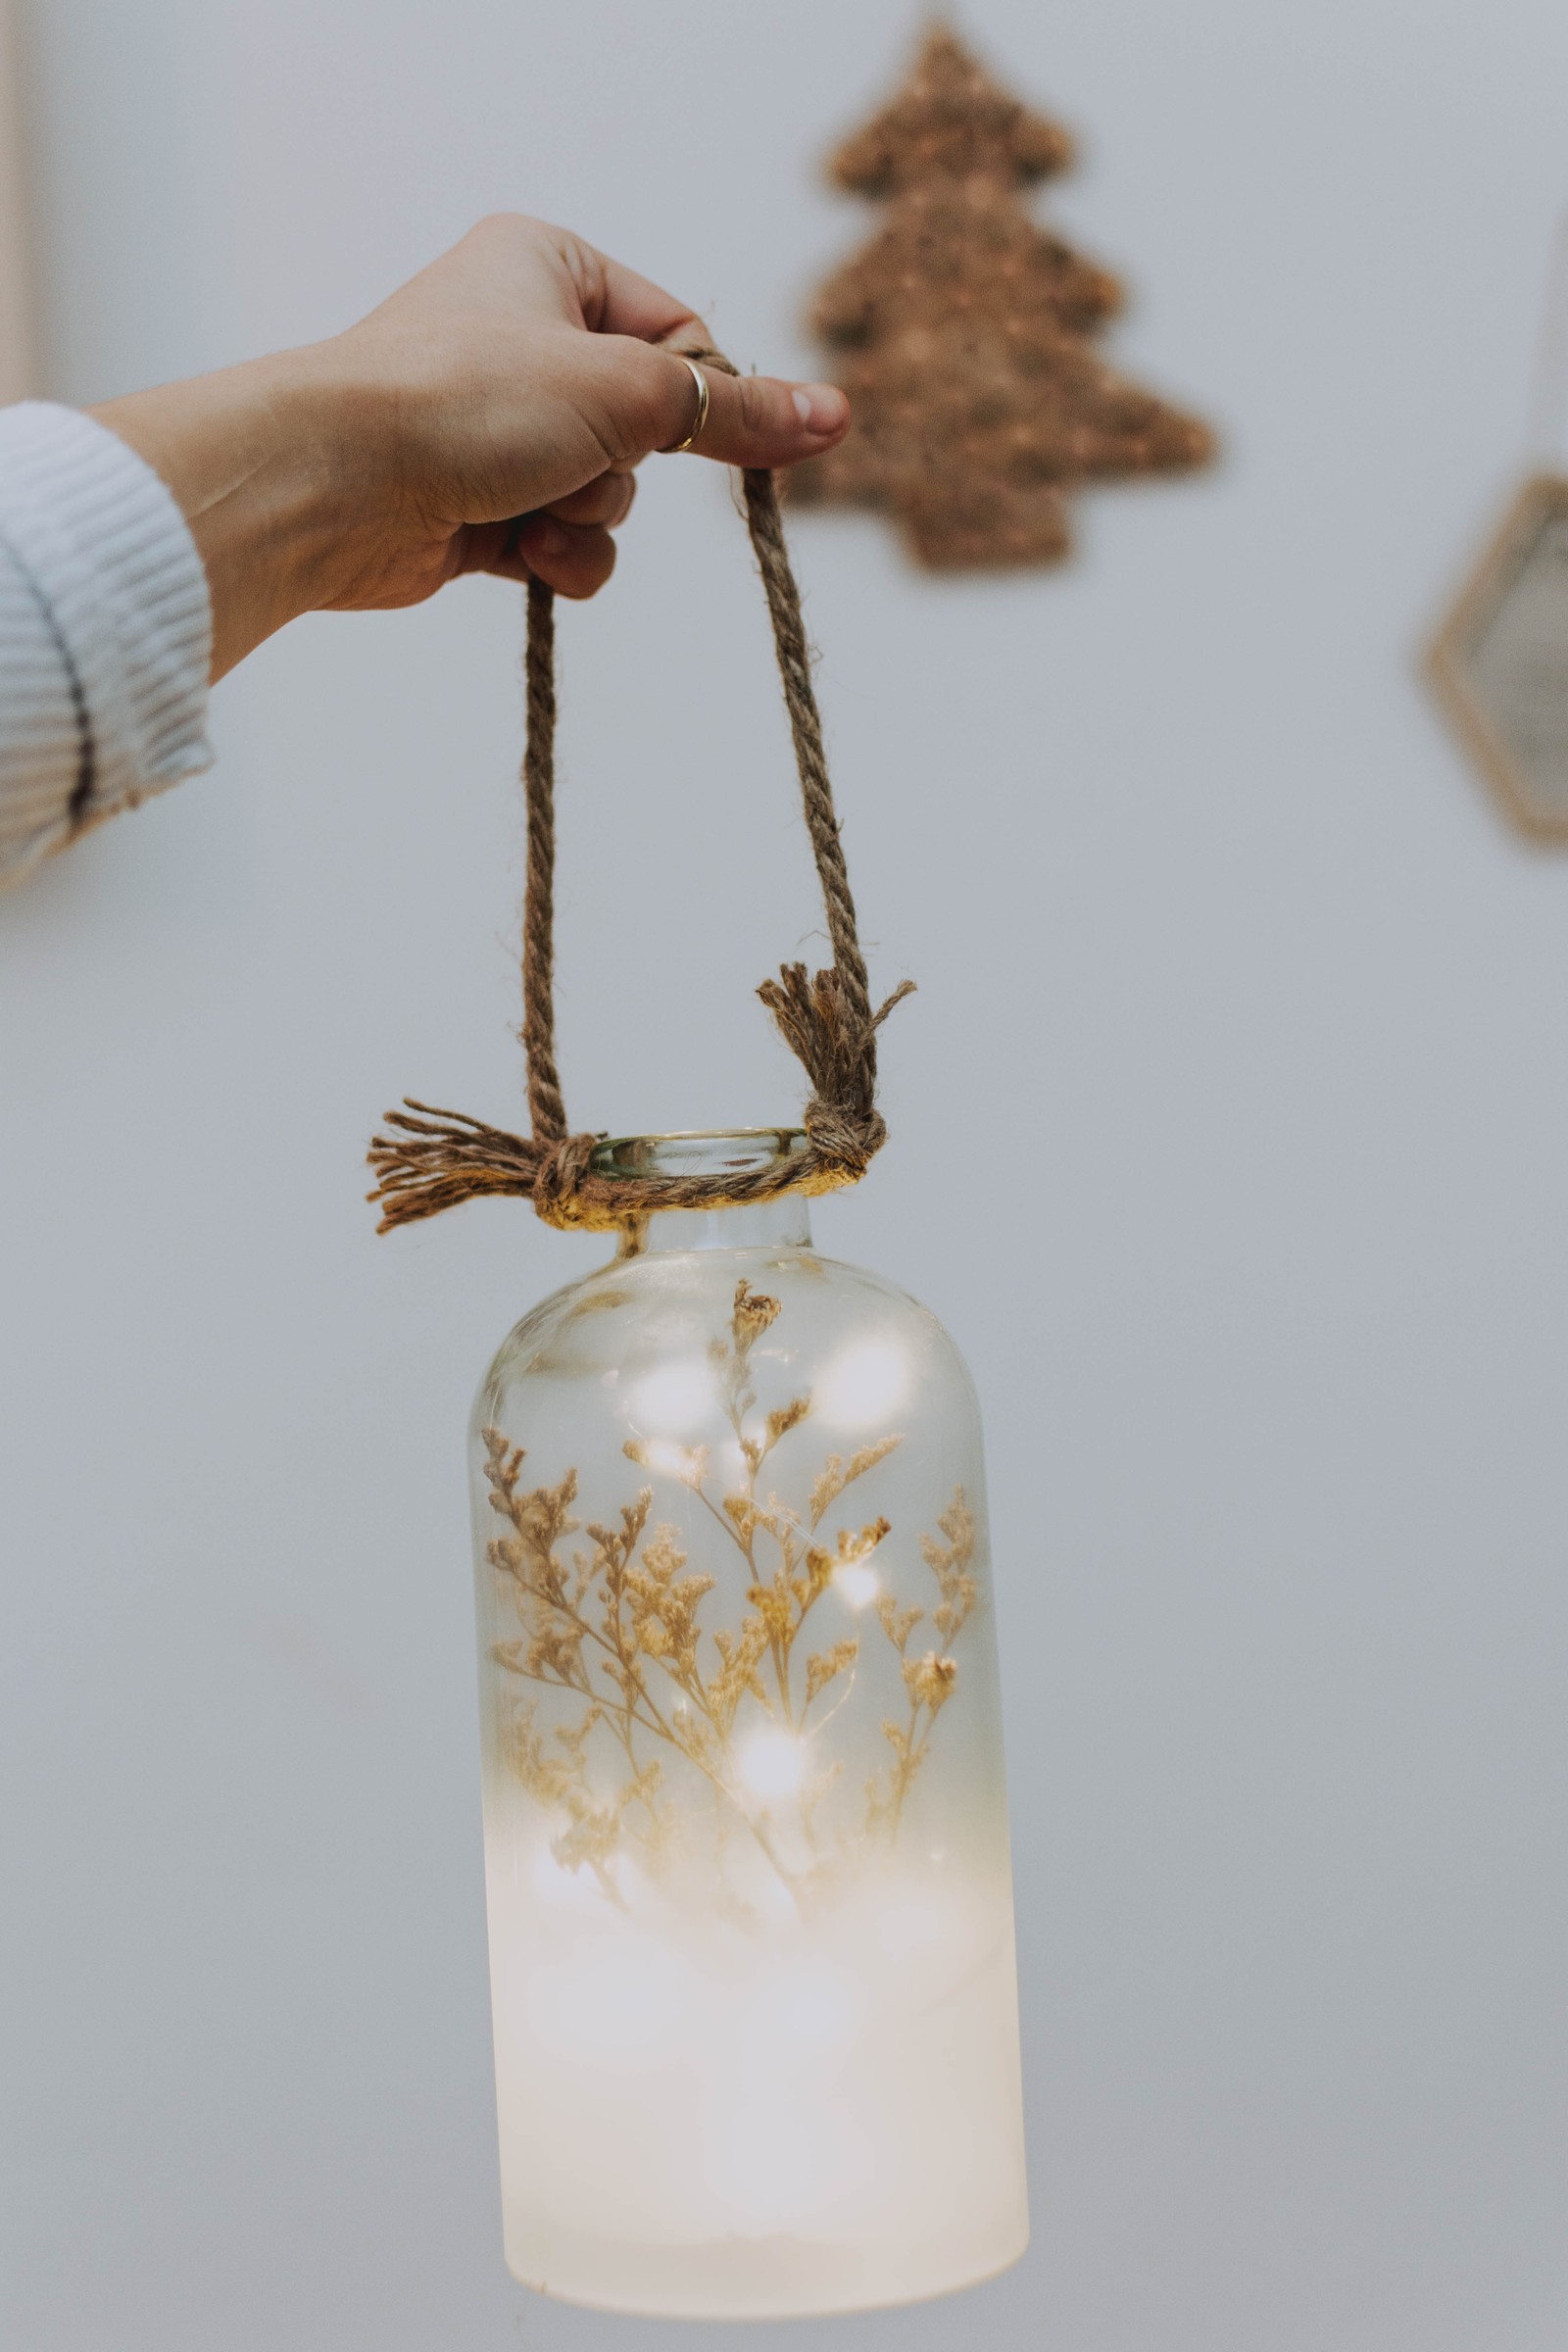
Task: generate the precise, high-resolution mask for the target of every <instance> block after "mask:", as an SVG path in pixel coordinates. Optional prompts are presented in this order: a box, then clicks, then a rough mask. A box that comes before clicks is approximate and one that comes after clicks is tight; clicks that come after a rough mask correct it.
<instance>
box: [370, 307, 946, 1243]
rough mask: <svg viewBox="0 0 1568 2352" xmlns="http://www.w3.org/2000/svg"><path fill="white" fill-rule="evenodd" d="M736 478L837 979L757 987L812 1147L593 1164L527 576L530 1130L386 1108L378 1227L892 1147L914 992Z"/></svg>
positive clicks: (705, 1186) (416, 1107)
mask: <svg viewBox="0 0 1568 2352" xmlns="http://www.w3.org/2000/svg"><path fill="white" fill-rule="evenodd" d="M679 356H680V357H681V358H683V359H690V360H700V361H701V362H702V363H703V364H704V365H705V366H706V367H709V368H717V369H718V370H720V371H721V372H722V373H723V374H725V375H734V374H736V373H737V372H738V370H737V369H736V368H733V367H732V366H731V364H730V362H729V361H728V360H726V359H725V358H724V357H723V355H722V354H721V353H719V352H716V351H710V350H695V351H690V352H682V353H681V354H680V355H679ZM741 478H742V482H743V484H744V488H745V494H746V520H747V525H748V528H749V529H750V532H751V538H752V546H753V549H754V551H755V552H756V556H757V562H758V567H759V569H760V572H761V575H762V586H763V588H764V590H765V591H766V595H767V609H768V613H769V615H770V616H771V619H772V623H773V643H774V647H775V650H776V652H777V655H778V667H779V676H780V679H781V680H782V682H783V687H784V703H785V708H786V710H787V711H788V712H789V721H790V733H791V736H792V738H793V740H794V745H795V762H796V766H797V768H798V769H799V771H800V779H801V800H802V805H803V808H804V809H805V814H806V824H807V830H808V832H809V835H810V839H811V854H812V856H813V858H815V860H816V871H817V878H818V880H819V881H820V883H821V885H822V901H823V905H824V907H825V908H826V910H827V933H828V940H829V944H830V946H831V948H832V952H833V961H832V963H831V965H830V966H829V967H828V969H827V970H826V971H821V972H816V973H814V974H808V972H807V969H806V966H805V965H804V964H803V963H787V964H785V965H784V966H783V967H782V969H781V971H780V973H779V976H778V978H777V979H776V980H764V981H763V982H762V984H761V986H760V989H759V990H758V992H757V993H758V995H759V996H760V998H761V1000H762V1002H763V1004H764V1005H766V1006H767V1008H768V1010H769V1011H770V1012H771V1013H772V1015H773V1018H774V1020H775V1021H776V1022H777V1023H778V1026H779V1028H780V1030H781V1031H782V1033H783V1036H784V1038H785V1041H786V1043H787V1044H788V1045H789V1047H790V1050H791V1052H792V1053H793V1054H796V1056H797V1057H798V1058H799V1060H800V1061H801V1063H802V1065H803V1066H804V1068H805V1070H806V1073H807V1076H808V1077H809V1080H810V1082H811V1093H810V1099H809V1102H808V1103H807V1105H806V1109H805V1111H804V1113H803V1115H802V1124H803V1126H804V1127H805V1129H806V1136H807V1145H806V1149H805V1150H804V1151H803V1152H797V1153H795V1154H793V1155H792V1156H791V1157H790V1158H789V1160H788V1161H787V1162H785V1161H782V1160H781V1161H779V1162H778V1163H777V1164H773V1165H769V1166H764V1167H760V1168H756V1169H752V1170H746V1171H737V1172H734V1173H725V1174H722V1175H711V1176H671V1175H657V1174H648V1175H641V1174H637V1175H633V1174H626V1173H615V1174H612V1173H610V1172H609V1171H607V1170H605V1169H602V1168H596V1167H595V1166H594V1165H593V1159H594V1154H595V1152H596V1151H597V1149H598V1147H599V1145H600V1144H601V1143H602V1142H603V1141H604V1138H603V1137H602V1136H599V1135H587V1134H582V1133H577V1134H574V1133H573V1132H572V1130H571V1127H570V1125H569V1123H568V1121H567V1118H566V1109H565V1103H564V1100H563V1098H562V1092H561V1078H560V1074H559V1072H558V1070H557V1067H556V1019H555V863H556V819H555V791H556V674H555V634H556V623H555V596H554V593H553V591H552V590H551V589H549V588H547V587H546V586H545V585H544V583H543V582H542V581H540V580H530V581H529V583H528V646H527V657H526V665H525V671H526V681H527V746H526V750H525V752H524V755H523V763H522V774H523V787H524V799H525V802H526V808H527V823H528V869H527V895H526V898H525V901H524V907H523V930H522V1042H523V1047H524V1049H525V1051H526V1054H527V1058H528V1114H529V1117H530V1119H531V1121H532V1126H533V1132H532V1134H531V1135H528V1136H520V1135H511V1134H508V1133H507V1131H506V1130H505V1129H504V1128H500V1127H489V1126H486V1125H485V1123H484V1121H483V1120H481V1119H471V1118H468V1117H467V1116H466V1114H465V1113H464V1112H462V1111H455V1110H436V1109H433V1108H432V1107H431V1106H430V1105H429V1104H428V1103H417V1102H415V1101H413V1100H412V1099H406V1100H405V1103H404V1106H403V1108H402V1110H392V1111H388V1112H387V1113H386V1124H387V1126H388V1127H390V1128H394V1129H395V1130H396V1133H395V1134H392V1135H378V1136H377V1137H376V1138H375V1140H374V1142H373V1143H372V1144H371V1146H370V1153H369V1162H370V1166H371V1167H372V1168H373V1169H374V1171H375V1176H376V1186H375V1190H374V1191H373V1192H372V1193H371V1194H370V1195H369V1199H370V1200H371V1201H376V1202H378V1203H379V1205H380V1209H381V1223H380V1228H379V1230H380V1231H381V1232H382V1233H387V1232H389V1231H390V1230H391V1229H392V1228H393V1227H394V1226H397V1225H412V1224H414V1223H415V1222H417V1219H419V1218H421V1217H433V1216H437V1215H439V1214H440V1212H441V1210H442V1209H444V1208H455V1207H456V1206H457V1205H458V1203H459V1202H460V1201H473V1200H477V1199H478V1198H479V1197H480V1196H481V1195H482V1194H486V1193H506V1194H512V1195H516V1196H520V1197H522V1198H525V1199H527V1200H531V1201H532V1202H533V1204H534V1207H535V1209H536V1210H537V1211H538V1213H539V1215H540V1216H541V1217H543V1218H544V1219H545V1220H546V1222H547V1223H549V1224H551V1225H560V1226H598V1227H610V1226H616V1225H624V1224H627V1223H629V1222H632V1221H635V1220H636V1219H638V1218H641V1217H646V1216H650V1215H652V1214H654V1213H655V1212H656V1211H657V1210H660V1209H672V1208H723V1207H730V1206H733V1205H736V1204H738V1203H741V1202H744V1201H767V1200H771V1199H773V1198H774V1197H775V1196H776V1195H778V1194H780V1193H787V1192H809V1193H822V1192H831V1191H834V1190H835V1189H837V1187H839V1186H840V1185H846V1184H855V1183H858V1180H859V1178H860V1177H861V1176H863V1175H864V1173H865V1170H866V1168H867V1166H868V1165H869V1163H870V1160H871V1157H872V1155H873V1153H874V1152H878V1151H879V1150H880V1149H881V1147H882V1144H883V1143H884V1141H885V1140H886V1136H887V1129H886V1127H885V1126H884V1125H883V1122H882V1119H881V1116H880V1114H879V1112H878V1110H877V1107H876V1032H877V1030H878V1029H879V1028H880V1026H881V1024H882V1023H883V1021H885V1020H886V1018H887V1016H888V1014H889V1013H890V1012H891V1011H892V1009H893V1007H894V1005H897V1004H898V1002H899V1000H900V998H901V997H905V996H907V994H908V993H909V991H910V989H911V988H912V987H913V985H914V983H913V981H911V980H906V981H905V982H904V983H903V985H902V987H900V988H897V989H895V991H894V992H893V994H892V996H891V997H889V998H888V1000H887V1002H886V1004H884V1005H881V1006H880V1007H879V1008H878V1009H877V1010H876V1011H874V1012H873V1010H872V1009H871V996H870V984H869V981H868V979H867V976H866V969H865V957H864V956H862V954H861V953H860V942H859V935H858V930H857V928H856V921H855V901H854V899H853V898H852V897H851V895H850V879H849V874H848V871H847V869H846V867H845V863H844V848H843V844H842V843H841V841H840V839H839V826H838V818H837V816H836V815H835V814H834V809H833V787H832V784H831V782H830V781H829V778H828V772H827V758H826V755H825V753H824V751H823V748H822V721H821V716H820V714H819V712H818V711H817V707H816V696H815V693H814V691H813V689H812V686H811V666H810V653H809V648H808V645H807V640H806V627H805V623H804V621H803V619H802V617H801V595H800V590H799V588H798V587H797V586H796V583H795V574H794V572H793V571H792V570H791V568H790V560H789V552H788V550H787V548H786V546H785V544H784V526H783V522H782V520H781V518H780V515H779V506H778V492H777V489H776V487H775V485H774V481H773V476H772V474H771V473H770V472H768V471H767V470H766V469H765V468H762V467H749V468H748V469H747V470H746V471H745V472H744V473H743V475H742V477H741Z"/></svg>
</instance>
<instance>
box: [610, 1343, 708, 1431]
mask: <svg viewBox="0 0 1568 2352" xmlns="http://www.w3.org/2000/svg"><path fill="white" fill-rule="evenodd" d="M713 1403H714V1393H713V1374H712V1369H711V1366H710V1365H709V1364H707V1363H705V1362H704V1361H703V1359H702V1357H701V1356H689V1357H687V1358H686V1359H685V1360H681V1359H679V1358H677V1360H676V1361H675V1362H674V1363H672V1364H661V1365H659V1366H658V1368H657V1369H656V1370H655V1371H652V1372H647V1373H645V1374H644V1375H643V1377H642V1379H641V1380H639V1381H637V1382H635V1383H634V1385H633V1387H632V1389H631V1391H630V1393H629V1395H628V1396H627V1398H626V1411H627V1414H628V1417H629V1418H630V1420H631V1422H632V1424H633V1426H634V1427H635V1428H637V1429H639V1430H655V1431H659V1432H661V1433H662V1434H663V1435H665V1436H670V1437H673V1436H675V1435H676V1434H677V1433H685V1432H687V1431H690V1430H694V1429H700V1428H701V1427H702V1426H703V1424H704V1422H705V1421H706V1420H707V1419H708V1416H709V1415H710V1413H711V1411H712V1409H713Z"/></svg>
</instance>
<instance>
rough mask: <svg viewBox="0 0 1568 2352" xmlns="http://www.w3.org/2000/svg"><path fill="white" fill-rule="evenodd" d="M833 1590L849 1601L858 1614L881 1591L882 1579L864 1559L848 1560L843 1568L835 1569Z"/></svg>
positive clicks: (868, 1605) (867, 1606)
mask: <svg viewBox="0 0 1568 2352" xmlns="http://www.w3.org/2000/svg"><path fill="white" fill-rule="evenodd" d="M833 1590H834V1592H835V1593H840V1594H841V1595H842V1597H843V1598H844V1599H845V1600H847V1601H848V1603H849V1605H850V1607H851V1608H852V1609H854V1610H855V1612H856V1614H857V1616H858V1614H859V1612H860V1611H861V1609H868V1608H869V1607H870V1605H871V1603H872V1601H873V1600H875V1598H876V1596H877V1594H878V1593H880V1592H881V1590H882V1579H881V1578H880V1577H879V1576H878V1574H877V1572H876V1570H875V1569H874V1568H868V1567H867V1566H866V1564H865V1562H864V1561H863V1560H846V1561H845V1563H844V1565H843V1566H842V1567H841V1568H835V1569H834V1571H833Z"/></svg>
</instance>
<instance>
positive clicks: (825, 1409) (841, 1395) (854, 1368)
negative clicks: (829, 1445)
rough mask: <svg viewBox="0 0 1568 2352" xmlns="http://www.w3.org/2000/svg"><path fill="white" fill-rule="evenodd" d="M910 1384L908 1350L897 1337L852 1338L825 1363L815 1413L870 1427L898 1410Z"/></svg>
mask: <svg viewBox="0 0 1568 2352" xmlns="http://www.w3.org/2000/svg"><path fill="white" fill-rule="evenodd" d="M908 1386H909V1358H908V1354H907V1351H906V1349H904V1348H901V1347H900V1346H899V1344H898V1342H897V1341H896V1340H890V1339H864V1340H852V1341H851V1342H850V1344H849V1346H848V1347H847V1348H840V1349H839V1352H838V1354H837V1355H835V1356H831V1357H830V1358H829V1359H828V1362H827V1364H826V1365H825V1366H824V1368H823V1371H822V1375H821V1378H820V1379H819V1380H818V1382H817V1384H816V1388H815V1390H814V1391H813V1392H812V1397H811V1412H812V1416H813V1418H814V1419H816V1420H818V1421H824V1422H834V1423H836V1424H837V1425H838V1427H839V1428H840V1429H869V1428H870V1427H871V1426H872V1424H873V1423H874V1422H881V1421H885V1420H887V1419H888V1417H889V1416H890V1415H891V1414H893V1413H895V1412H897V1410H898V1408H899V1406H900V1405H901V1404H902V1403H903V1402H904V1399H905V1396H906V1394H907V1390H908Z"/></svg>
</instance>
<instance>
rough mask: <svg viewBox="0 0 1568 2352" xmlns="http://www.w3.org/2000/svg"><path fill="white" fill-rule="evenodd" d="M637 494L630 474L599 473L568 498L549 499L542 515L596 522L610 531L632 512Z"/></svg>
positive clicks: (573, 520)
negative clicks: (632, 503) (632, 504)
mask: <svg viewBox="0 0 1568 2352" xmlns="http://www.w3.org/2000/svg"><path fill="white" fill-rule="evenodd" d="M636 495H637V484H636V483H635V481H633V479H632V477H631V475H630V474H629V473H602V474H600V475H599V476H598V478H597V480H595V481H591V482H586V483H584V485H583V487H582V488H581V489H580V490H573V491H572V492H571V494H570V495H569V497H566V498H558V499H554V500H552V502H551V504H550V505H549V506H548V507H547V508H546V510H545V512H546V513H547V514H549V515H555V517H556V519H557V521H558V522H589V523H598V524H600V525H601V527H602V528H603V529H605V530H607V531H613V530H614V529H615V527H616V525H617V524H619V523H622V522H624V521H625V519H626V517H627V515H629V514H630V513H631V502H632V500H633V499H634V498H635V497H636Z"/></svg>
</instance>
